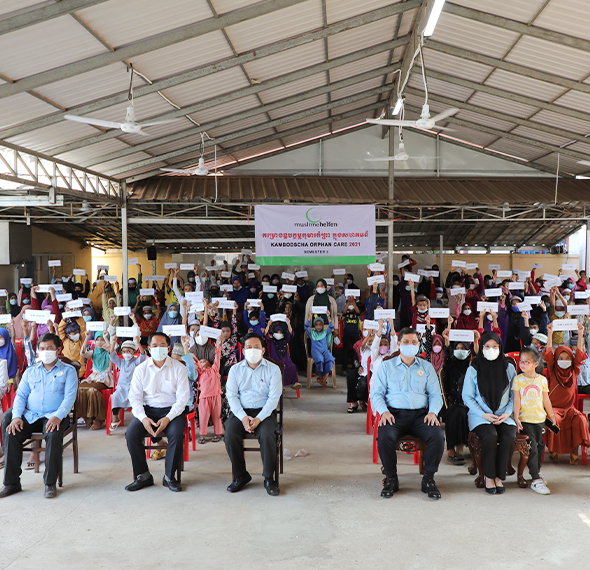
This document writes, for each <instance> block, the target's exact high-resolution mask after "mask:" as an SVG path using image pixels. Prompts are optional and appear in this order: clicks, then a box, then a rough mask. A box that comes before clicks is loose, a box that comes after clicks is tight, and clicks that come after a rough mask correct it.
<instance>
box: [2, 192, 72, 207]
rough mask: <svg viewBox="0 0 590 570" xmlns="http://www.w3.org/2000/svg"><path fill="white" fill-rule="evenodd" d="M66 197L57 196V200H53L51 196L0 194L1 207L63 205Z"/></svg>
mask: <svg viewBox="0 0 590 570" xmlns="http://www.w3.org/2000/svg"><path fill="white" fill-rule="evenodd" d="M63 205H64V197H63V196H56V197H55V201H54V202H51V201H50V200H49V197H47V196H45V197H43V196H18V195H17V196H14V197H12V196H0V208H18V207H22V208H30V207H32V206H35V207H43V206H50V207H55V206H63Z"/></svg>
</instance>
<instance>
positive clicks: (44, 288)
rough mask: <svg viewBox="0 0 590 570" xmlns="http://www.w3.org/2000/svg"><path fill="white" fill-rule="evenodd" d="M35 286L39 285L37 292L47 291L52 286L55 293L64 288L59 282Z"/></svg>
mask: <svg viewBox="0 0 590 570" xmlns="http://www.w3.org/2000/svg"><path fill="white" fill-rule="evenodd" d="M37 287H39V289H37V292H38V293H49V289H50V288H51V287H53V289H54V290H55V292H56V293H57V292H58V291H62V290H63V288H64V286H63V285H62V284H61V283H54V284H53V285H51V284H44V285H37Z"/></svg>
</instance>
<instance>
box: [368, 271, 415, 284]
mask: <svg viewBox="0 0 590 570" xmlns="http://www.w3.org/2000/svg"><path fill="white" fill-rule="evenodd" d="M406 275H407V273H406ZM374 283H385V275H374V276H373V277H367V285H369V286H371V285H373V284H374Z"/></svg>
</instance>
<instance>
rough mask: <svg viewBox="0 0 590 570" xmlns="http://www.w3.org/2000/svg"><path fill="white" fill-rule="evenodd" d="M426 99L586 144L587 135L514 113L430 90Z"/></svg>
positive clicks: (408, 89) (413, 92) (409, 91)
mask: <svg viewBox="0 0 590 570" xmlns="http://www.w3.org/2000/svg"><path fill="white" fill-rule="evenodd" d="M406 93H407V94H409V95H415V96H416V97H422V98H423V97H424V96H425V93H424V91H422V90H420V89H415V88H413V87H406ZM428 99H429V101H437V102H438V103H443V104H445V105H449V106H451V107H456V108H458V109H463V110H465V111H471V112H472V113H477V114H478V115H486V116H487V117H492V118H494V119H500V120H501V121H506V122H509V123H515V124H517V125H521V126H523V127H528V128H530V129H535V130H537V131H541V132H544V133H548V134H551V135H556V136H559V137H563V138H565V139H568V140H570V141H574V140H577V141H580V142H584V143H586V144H588V137H585V136H584V135H580V134H577V133H572V132H570V131H566V130H565V129H559V128H557V127H551V126H549V125H544V124H542V123H536V122H535V121H529V120H528V119H521V118H519V117H515V116H514V115H507V114H506V113H500V112H498V111H493V110H492V109H486V108H485V107H478V106H477V105H472V104H471V103H463V102H462V101H457V100H456V99H451V98H449V97H443V96H442V95H436V94H435V93H432V92H430V91H429V92H428Z"/></svg>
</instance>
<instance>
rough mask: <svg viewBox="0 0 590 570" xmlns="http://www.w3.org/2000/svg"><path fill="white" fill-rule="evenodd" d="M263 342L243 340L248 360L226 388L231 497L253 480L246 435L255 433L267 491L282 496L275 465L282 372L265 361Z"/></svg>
mask: <svg viewBox="0 0 590 570" xmlns="http://www.w3.org/2000/svg"><path fill="white" fill-rule="evenodd" d="M264 351H265V349H264V348H263V346H262V338H261V337H260V336H258V335H257V334H256V333H249V334H247V335H246V336H245V338H244V357H245V359H244V360H242V361H241V362H238V363H237V364H234V365H233V366H232V367H231V369H230V371H229V376H228V378H227V384H226V385H225V390H226V395H227V401H228V403H229V408H230V410H231V413H230V415H229V417H228V418H227V420H226V422H225V448H226V449H227V454H228V455H229V458H230V460H231V463H232V473H233V481H232V483H231V485H229V487H228V488H227V490H228V491H229V492H230V493H236V492H238V491H241V490H242V489H243V488H244V486H245V485H246V484H247V483H249V482H250V481H251V480H252V476H251V475H250V473H248V471H246V460H245V458H244V435H246V433H253V434H254V435H255V436H256V439H257V440H258V442H259V443H260V454H261V455H262V465H263V469H262V474H263V475H264V487H265V489H266V491H267V493H268V494H269V495H271V496H276V495H278V494H279V486H278V484H277V483H276V482H275V480H274V472H275V463H276V445H277V440H276V434H275V430H276V427H277V417H276V411H275V410H276V407H277V404H278V403H279V399H280V398H281V394H282V393H283V381H282V378H281V369H280V368H279V367H278V366H277V365H276V364H273V363H272V362H270V361H268V360H266V359H264V358H262V356H263V355H264Z"/></svg>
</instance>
